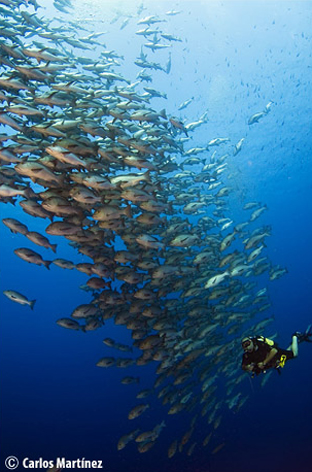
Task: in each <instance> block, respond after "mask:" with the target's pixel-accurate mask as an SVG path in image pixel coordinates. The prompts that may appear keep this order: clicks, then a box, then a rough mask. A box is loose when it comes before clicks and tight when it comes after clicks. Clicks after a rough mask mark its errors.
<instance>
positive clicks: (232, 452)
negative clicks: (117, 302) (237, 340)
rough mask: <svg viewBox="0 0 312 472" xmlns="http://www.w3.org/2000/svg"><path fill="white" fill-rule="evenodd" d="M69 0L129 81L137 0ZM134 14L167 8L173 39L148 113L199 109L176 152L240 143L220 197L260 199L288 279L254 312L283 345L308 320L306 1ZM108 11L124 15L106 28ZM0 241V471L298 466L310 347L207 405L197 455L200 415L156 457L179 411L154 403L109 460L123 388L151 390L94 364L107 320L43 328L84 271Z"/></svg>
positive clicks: (105, 351) (306, 439) (61, 248)
mask: <svg viewBox="0 0 312 472" xmlns="http://www.w3.org/2000/svg"><path fill="white" fill-rule="evenodd" d="M51 3H52V2H48V1H46V2H41V4H42V5H46V6H47V8H46V9H45V10H39V11H38V15H39V16H40V17H41V16H46V17H48V18H52V17H53V15H57V16H60V13H59V12H56V11H55V10H54V9H53V7H52V5H51ZM73 4H74V5H75V9H74V11H73V13H72V14H71V15H70V16H64V18H65V19H67V20H69V19H70V21H75V20H77V19H78V20H80V21H81V20H82V19H83V18H84V19H85V20H86V23H87V22H89V24H90V25H91V28H93V29H94V30H95V31H103V30H104V31H106V32H107V33H106V34H105V35H104V36H103V40H104V42H105V44H106V46H107V49H114V50H115V51H116V52H118V53H119V54H121V55H123V56H124V58H125V61H124V64H123V65H122V66H121V67H120V68H118V70H117V71H116V72H118V73H121V74H124V75H125V76H126V77H129V78H130V79H131V80H132V81H134V80H135V77H136V74H137V73H138V72H139V69H138V68H137V67H136V66H135V65H134V64H133V62H134V60H135V58H136V57H137V56H138V54H139V53H140V47H141V44H142V42H143V40H142V38H140V37H138V36H136V35H135V34H134V33H135V31H136V30H137V29H139V28H140V26H138V25H137V21H138V17H137V16H135V17H133V18H130V20H129V23H128V25H127V26H126V27H125V28H123V29H122V30H120V26H121V23H122V20H123V19H124V18H125V17H126V15H131V14H135V12H136V10H137V7H138V5H139V3H137V4H136V3H135V2H133V3H132V2H131V6H130V5H128V4H127V2H120V3H118V5H116V4H115V2H106V1H105V2H87V1H85V2H80V1H79V0H77V2H73ZM144 6H145V7H146V10H144V11H143V12H142V14H141V17H144V16H148V15H152V14H155V15H159V16H161V17H162V18H163V17H165V12H166V11H168V10H171V9H174V10H181V11H182V13H181V14H179V15H177V16H174V17H170V18H169V17H166V19H167V20H168V21H167V23H164V24H160V25H161V28H163V30H164V31H167V32H169V33H172V34H174V35H176V36H179V37H181V38H182V39H183V42H182V43H180V42H177V43H174V44H173V46H172V48H171V49H170V50H171V53H172V69H171V73H170V74H169V75H166V74H164V73H161V72H153V77H154V79H153V83H152V84H151V85H150V84H147V86H151V87H154V88H155V89H157V90H159V91H162V92H165V93H166V94H167V96H168V99H167V100H163V99H158V98H155V99H152V101H151V104H152V106H153V107H154V108H155V109H158V110H160V109H161V108H166V111H167V113H168V115H169V116H170V115H175V116H178V117H179V118H180V119H182V120H185V121H186V122H192V121H196V120H197V119H198V117H199V116H200V115H201V114H202V113H203V112H204V111H205V110H207V109H208V118H209V121H208V123H207V124H206V125H204V126H202V127H201V128H199V129H198V131H196V133H194V134H193V135H192V136H193V139H192V141H191V145H189V147H193V146H202V145H205V144H207V142H208V141H209V140H211V139H213V138H215V137H229V138H230V139H231V144H233V145H234V144H235V143H237V142H238V141H239V139H241V138H242V137H244V138H245V142H244V146H243V149H242V151H241V152H240V153H239V154H238V155H237V156H235V157H234V156H230V158H229V168H230V171H231V172H232V173H233V175H234V177H233V178H232V180H229V185H230V186H231V187H232V188H234V190H233V193H231V194H230V200H231V202H230V207H231V214H232V215H233V216H234V217H235V219H236V221H238V222H242V221H244V218H245V213H244V212H243V211H242V206H243V204H244V203H246V202H248V201H261V202H262V203H263V204H266V205H267V206H268V209H269V210H268V211H267V212H266V213H264V214H263V216H261V224H268V225H271V227H272V236H271V237H270V238H267V239H266V245H267V248H266V251H267V255H268V256H269V258H270V259H271V261H272V262H273V264H280V265H281V266H283V267H287V269H288V273H287V274H286V275H285V276H284V277H282V278H281V279H279V280H277V281H273V282H270V283H268V280H267V278H266V279H265V278H264V279H263V280H264V281H265V282H266V283H268V290H269V296H270V301H271V303H272V307H271V308H270V310H269V311H270V313H269V315H274V317H275V320H274V323H273V324H272V325H270V327H269V328H268V332H267V333H266V334H267V335H268V336H269V335H272V334H274V333H276V332H277V333H278V337H277V341H278V343H279V344H280V345H281V346H282V347H286V346H287V345H288V343H289V341H290V336H291V334H292V333H293V332H294V331H296V330H300V331H303V330H304V329H305V328H306V327H307V326H308V324H309V323H311V322H312V301H311V285H312V269H311V267H312V251H311V240H312V222H311V212H312V198H311V196H312V192H311V188H312V180H311V175H312V157H311V156H312V152H311V151H312V138H311V136H312V126H311V122H312V121H311V120H312V113H311V112H312V87H311V78H312V75H311V73H312V59H311V55H312V49H311V44H312V42H311V31H312V29H311V26H312V2H310V1H306V2H300V1H296V2H293V1H276V2H271V1H261V2H259V1H252V2H247V1H240V2H239V1H233V2H229V1H223V2H217V1H216V2H208V1H197V0H195V1H181V2H169V1H168V2H167V1H166V2H164V1H160V2H152V1H150V2H144ZM117 8H118V9H119V11H120V12H122V14H124V15H125V16H124V17H123V16H121V17H120V18H119V20H118V21H117V22H115V23H111V20H112V19H113V18H115V16H116V10H117ZM91 31H92V29H91ZM78 55H80V56H82V55H83V53H81V52H79V54H78ZM149 58H150V60H153V61H155V62H162V63H165V62H166V60H167V58H168V51H156V52H155V54H153V53H151V52H149ZM192 96H194V101H193V102H192V103H191V105H189V107H188V108H186V109H185V110H182V111H181V113H180V112H178V110H177V108H178V106H179V105H180V103H182V102H183V101H185V100H187V99H188V98H190V97H192ZM269 101H272V102H273V105H272V108H271V111H270V113H269V114H268V115H267V116H265V117H264V118H263V119H262V120H260V121H259V123H258V124H254V125H252V126H248V125H247V121H248V118H249V117H250V116H251V115H252V114H253V113H256V112H258V111H261V110H263V108H264V107H265V105H266V104H267V103H268V102H269ZM1 132H3V128H2V130H1ZM0 211H1V218H6V217H14V218H17V219H19V220H20V221H22V222H23V223H25V224H27V225H28V226H29V228H30V229H31V230H32V231H38V232H42V233H43V232H44V228H45V227H46V226H47V222H46V221H43V220H41V219H39V218H36V219H35V218H31V217H30V216H28V215H26V214H25V213H23V212H22V210H21V208H20V207H19V205H18V204H16V205H15V207H13V206H12V205H10V204H7V205H3V204H2V205H1V207H0ZM231 214H230V215H229V216H231ZM259 221H260V220H259ZM259 225H260V223H259ZM49 239H50V241H51V242H53V243H57V244H58V252H57V257H62V258H65V259H69V260H72V261H74V262H75V263H77V262H82V261H86V260H87V258H85V257H84V256H81V255H77V252H76V251H75V250H74V249H73V248H71V247H70V246H68V244H67V242H66V240H65V239H64V238H57V237H49ZM0 241H1V249H0V255H1V258H0V276H1V278H0V285H1V290H0V292H1V299H0V303H1V305H0V307H1V317H0V324H1V325H0V330H1V331H0V332H1V344H0V349H1V371H0V375H1V464H2V465H1V467H0V470H1V471H2V470H3V471H4V470H5V469H4V465H3V461H4V459H5V458H6V457H7V456H9V455H14V456H16V457H18V458H19V459H20V460H22V459H23V458H24V457H30V458H33V459H38V458H40V457H42V458H45V459H48V460H49V459H53V458H54V457H63V456H64V457H66V458H67V459H77V458H82V457H85V458H88V459H92V460H97V459H102V460H103V463H104V470H105V471H106V472H123V471H124V472H134V471H149V472H156V471H159V470H162V471H164V472H165V471H166V472H167V471H183V472H184V471H185V472H188V471H190V472H241V471H244V470H252V471H253V472H260V471H261V472H262V471H266V472H293V471H300V472H311V471H312V465H311V452H310V451H311V441H312V407H311V397H312V378H311V363H312V346H310V345H308V344H303V345H300V350H299V357H298V359H296V360H294V361H293V362H291V363H289V365H287V366H286V368H285V369H284V371H283V372H282V375H281V376H278V375H277V374H275V372H273V374H272V376H271V377H270V379H269V381H268V383H267V384H266V385H265V387H264V388H261V386H260V382H259V379H254V380H253V381H252V382H249V380H248V378H247V377H246V380H245V382H243V383H242V384H241V389H242V391H243V393H244V394H246V395H249V399H248V401H247V403H246V404H245V405H244V407H243V408H242V409H241V410H240V411H239V412H238V413H236V414H235V413H233V411H232V410H228V409H226V408H224V410H222V421H221V425H220V427H219V428H218V430H217V431H216V433H215V437H214V438H213V446H214V447H215V446H217V445H219V444H221V443H225V445H224V447H223V449H222V450H221V451H220V452H218V453H217V454H213V455H212V454H211V448H209V447H207V448H203V447H201V446H200V443H201V442H202V439H203V437H204V436H206V434H208V433H209V431H210V429H209V426H208V425H207V420H206V419H204V420H203V421H202V422H201V423H200V427H199V428H198V429H197V430H196V432H195V436H198V444H199V445H198V446H197V447H196V450H195V452H194V455H193V456H191V457H188V456H187V455H186V454H185V453H183V454H176V456H175V457H174V458H173V459H171V460H169V459H167V449H168V447H169V445H170V443H171V442H172V441H173V440H174V439H176V438H177V439H179V438H181V436H182V435H183V434H184V433H185V432H186V431H187V430H188V428H189V421H190V417H189V416H188V415H186V414H183V413H181V414H179V415H173V416H168V415H167V413H166V412H167V408H165V407H163V406H162V405H161V404H160V403H159V402H158V401H157V400H156V399H154V400H152V402H151V408H150V409H149V410H148V411H147V412H146V413H145V414H144V415H143V416H142V417H141V418H140V425H139V427H140V428H141V429H142V430H144V429H149V428H150V427H151V426H154V425H155V424H156V423H158V422H159V421H160V419H164V420H165V422H166V428H165V429H164V430H163V432H162V434H161V436H160V438H159V439H158V441H157V442H156V444H155V446H154V447H153V448H152V449H151V450H150V451H149V452H147V453H146V454H139V453H138V452H137V450H136V447H135V445H134V443H130V444H129V445H128V446H127V447H126V448H125V449H123V450H122V451H117V447H116V444H117V442H118V440H119V438H120V437H121V436H122V435H123V434H126V433H128V432H130V431H131V430H133V429H135V428H136V427H137V426H136V425H134V424H132V423H131V422H130V421H129V420H128V419H127V414H128V411H129V410H130V408H132V407H133V406H134V405H136V404H137V403H138V400H136V398H135V395H136V394H137V392H138V391H139V390H141V389H143V388H150V387H151V386H152V385H153V382H154V380H155V366H153V365H148V366H145V367H133V368H128V369H127V370H124V369H99V368H98V367H96V365H95V364H96V362H97V361H98V360H99V358H101V357H103V356H106V355H108V356H109V355H111V354H112V352H111V351H110V349H109V348H108V347H107V346H105V345H104V344H103V343H102V340H103V339H104V338H106V337H111V338H114V339H118V341H120V342H124V343H130V342H131V338H130V334H129V332H128V331H127V330H126V328H124V327H120V326H117V327H115V326H114V325H113V324H112V322H110V321H108V322H106V324H105V326H104V327H103V328H102V329H99V330H96V331H93V332H88V333H83V332H76V331H69V330H65V329H62V328H60V327H59V326H58V325H56V320H57V319H59V318H61V317H68V316H69V315H70V313H71V312H72V311H73V309H74V308H75V307H76V306H77V305H79V304H82V303H88V302H89V301H90V295H89V294H87V293H85V292H83V291H81V290H80V289H79V285H81V284H84V283H85V282H86V280H87V278H88V277H87V276H86V275H84V274H82V273H80V272H78V271H66V270H62V269H60V268H59V267H56V266H55V265H53V264H52V265H51V269H50V271H48V270H46V269H45V268H44V267H38V266H35V265H31V264H26V262H24V261H22V260H21V259H19V258H17V257H16V256H15V255H14V253H13V250H14V249H16V248H17V247H24V246H26V247H31V248H33V249H34V250H37V251H38V252H40V254H42V256H43V257H44V259H48V260H49V259H53V258H54V255H53V254H52V252H51V251H50V250H46V249H43V248H39V249H38V247H36V246H35V245H33V244H32V243H31V242H30V241H28V240H27V243H26V242H25V238H24V237H23V236H22V235H19V234H17V235H13V234H12V233H10V231H9V230H8V228H6V227H4V226H3V225H1V226H0ZM8 288H11V289H15V290H18V291H19V292H21V293H23V294H27V296H28V298H29V299H37V303H36V306H35V309H34V311H31V310H29V309H28V307H22V306H21V305H18V304H14V303H12V302H11V301H10V300H8V299H7V298H6V297H5V296H3V295H2V291H3V290H6V289H8ZM125 375H134V376H137V375H139V376H140V379H141V382H140V385H139V386H138V385H129V386H124V385H122V384H120V380H121V378H122V377H124V376H125ZM206 429H207V431H206ZM192 439H195V440H196V437H195V438H192ZM18 470H23V469H22V468H21V467H20V468H19V469H18Z"/></svg>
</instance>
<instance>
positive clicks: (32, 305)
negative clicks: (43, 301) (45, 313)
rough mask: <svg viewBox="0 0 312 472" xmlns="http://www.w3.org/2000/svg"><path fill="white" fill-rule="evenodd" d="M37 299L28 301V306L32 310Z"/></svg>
mask: <svg viewBox="0 0 312 472" xmlns="http://www.w3.org/2000/svg"><path fill="white" fill-rule="evenodd" d="M36 301H37V300H31V302H30V303H29V306H30V308H31V309H32V310H33V309H34V306H35V303H36Z"/></svg>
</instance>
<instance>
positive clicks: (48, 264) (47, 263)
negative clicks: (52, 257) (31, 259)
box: [43, 261, 53, 270]
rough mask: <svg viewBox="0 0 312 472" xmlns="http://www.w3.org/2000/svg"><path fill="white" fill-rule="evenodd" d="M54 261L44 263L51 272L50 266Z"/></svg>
mask: <svg viewBox="0 0 312 472" xmlns="http://www.w3.org/2000/svg"><path fill="white" fill-rule="evenodd" d="M52 262H53V261H43V265H44V267H46V268H47V269H48V270H50V264H52Z"/></svg>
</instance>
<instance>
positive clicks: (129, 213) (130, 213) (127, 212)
mask: <svg viewBox="0 0 312 472" xmlns="http://www.w3.org/2000/svg"><path fill="white" fill-rule="evenodd" d="M125 215H126V216H127V217H128V218H131V216H132V211H131V205H127V207H126V208H125Z"/></svg>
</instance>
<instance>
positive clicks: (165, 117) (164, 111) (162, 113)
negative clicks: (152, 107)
mask: <svg viewBox="0 0 312 472" xmlns="http://www.w3.org/2000/svg"><path fill="white" fill-rule="evenodd" d="M159 114H160V116H161V117H162V118H164V119H165V120H167V115H166V110H165V109H164V108H163V109H162V110H161V111H160V112H159Z"/></svg>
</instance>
